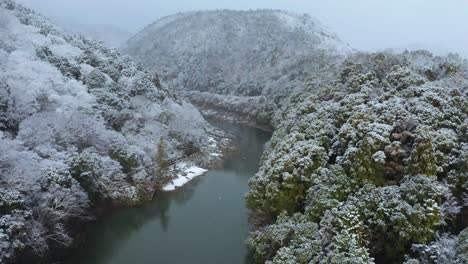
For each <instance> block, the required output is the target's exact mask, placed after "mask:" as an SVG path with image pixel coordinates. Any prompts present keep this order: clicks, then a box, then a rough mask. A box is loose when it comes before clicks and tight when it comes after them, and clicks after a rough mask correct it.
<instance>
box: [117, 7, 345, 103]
mask: <svg viewBox="0 0 468 264" xmlns="http://www.w3.org/2000/svg"><path fill="white" fill-rule="evenodd" d="M123 50H124V52H126V53H128V54H130V55H131V56H132V57H133V58H134V59H135V60H136V61H137V62H139V63H142V64H143V65H145V66H148V67H150V68H151V69H156V70H157V71H158V73H159V74H160V75H161V78H162V80H163V81H165V82H167V83H168V85H169V86H170V87H175V88H177V89H186V90H196V91H207V92H212V93H217V94H229V95H246V96H256V95H262V94H269V93H271V91H272V90H275V89H278V88H279V87H281V88H284V86H285V85H286V84H288V83H291V81H293V80H300V79H304V78H305V76H304V74H303V73H304V72H306V71H311V70H310V69H311V68H315V67H319V66H321V65H320V63H322V61H323V60H324V57H326V56H328V55H329V54H335V53H344V52H347V51H349V50H350V48H349V47H348V46H347V45H346V44H344V43H343V42H341V41H340V39H339V38H338V37H337V36H336V35H334V34H332V33H330V32H328V31H327V30H325V29H324V28H323V27H322V26H321V25H320V24H319V23H318V22H317V21H316V20H314V19H313V18H311V17H310V16H308V15H296V14H292V13H288V12H284V11H274V10H257V11H230V10H222V11H205V12H191V13H182V14H177V15H173V16H168V17H165V18H162V19H160V20H158V21H156V22H155V23H154V24H152V25H149V26H147V27H146V28H145V29H144V30H142V31H141V32H140V33H138V34H137V35H136V36H134V37H133V38H131V39H130V40H129V41H128V43H127V44H126V45H124V46H123Z"/></svg>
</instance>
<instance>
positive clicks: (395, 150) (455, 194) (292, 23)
mask: <svg viewBox="0 0 468 264" xmlns="http://www.w3.org/2000/svg"><path fill="white" fill-rule="evenodd" d="M124 50H125V52H128V53H129V54H131V55H132V56H133V57H134V58H135V59H136V60H137V61H139V62H141V63H143V64H144V65H146V66H148V67H151V68H152V69H155V70H157V71H159V72H160V74H161V76H162V79H163V80H166V81H167V82H168V83H169V84H170V86H171V87H174V88H175V89H178V90H189V91H190V92H188V93H186V96H187V97H188V98H190V99H191V100H192V101H194V102H195V103H196V104H197V105H200V106H202V107H203V108H207V109H212V110H213V109H214V111H224V112H228V111H231V112H233V113H234V114H233V115H234V116H237V117H238V118H233V117H232V115H223V114H219V113H218V114H216V113H215V114H214V116H217V117H218V118H223V119H228V120H231V121H234V122H241V123H242V122H243V120H245V119H250V118H252V116H255V118H252V119H255V122H256V123H257V124H269V125H270V126H271V127H272V128H273V129H274V131H275V132H274V134H273V138H272V139H271V142H270V143H269V146H268V148H267V150H266V152H265V154H264V157H263V160H262V163H261V165H262V166H261V168H260V171H259V172H258V174H257V175H256V176H255V177H254V178H253V179H252V180H251V183H250V187H251V190H250V192H249V193H248V194H247V197H246V200H247V205H248V207H249V208H250V209H251V211H252V216H251V218H252V221H253V222H254V223H255V224H256V230H255V231H253V232H252V233H251V235H250V237H249V239H248V241H247V243H248V245H249V247H250V249H251V250H252V253H253V255H254V258H255V261H256V262H258V263H264V262H267V263H403V262H406V263H465V262H466V261H467V260H468V255H467V248H468V241H467V240H466V238H467V234H468V233H467V232H468V230H467V229H465V228H466V227H467V224H468V221H467V217H468V203H467V199H468V198H467V197H468V185H467V179H468V174H467V171H468V163H467V162H468V161H467V157H468V156H467V155H468V145H467V129H468V123H467V122H468V121H467V114H468V101H467V93H468V90H467V89H468V70H467V67H468V66H467V62H466V60H464V59H462V58H460V57H459V56H457V55H449V56H447V57H439V56H434V55H432V54H431V53H429V52H427V51H414V52H404V53H402V54H393V53H386V52H383V53H372V54H368V53H356V52H354V53H352V52H351V49H350V48H348V47H347V46H346V45H344V44H343V43H342V42H341V41H340V40H339V39H338V38H337V37H336V36H334V35H333V34H330V33H326V31H325V30H324V29H323V27H321V26H320V25H319V24H318V23H317V22H316V21H314V20H313V19H312V18H310V17H308V16H299V15H294V14H289V13H285V12H281V11H269V10H264V11H248V12H238V11H216V12H214V11H213V12H194V13H186V14H179V15H175V16H170V17H167V18H164V19H161V20H159V21H157V22H156V23H154V24H152V25H150V26H148V27H147V28H146V29H144V30H143V31H142V32H140V33H139V34H137V35H136V36H135V37H134V38H132V39H131V40H130V41H129V42H128V44H127V46H126V47H125V49H124ZM171 59H174V61H175V62H176V63H175V64H171V63H170V62H169V60H171ZM200 92H203V93H200ZM213 93H214V94H216V95H214V94H213ZM207 112H208V113H209V111H207ZM462 230H464V231H462Z"/></svg>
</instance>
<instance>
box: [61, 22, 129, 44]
mask: <svg viewBox="0 0 468 264" xmlns="http://www.w3.org/2000/svg"><path fill="white" fill-rule="evenodd" d="M52 21H53V22H54V23H55V24H57V25H58V26H60V27H61V28H63V29H64V30H66V31H68V32H71V33H74V34H77V35H83V36H85V37H88V38H91V39H96V40H100V41H102V42H104V44H106V45H107V46H109V47H113V48H119V47H120V46H121V45H122V44H124V43H125V42H126V41H127V40H128V39H130V37H131V36H132V33H131V32H128V31H126V30H124V29H121V28H119V27H117V26H114V25H93V24H83V23H80V22H78V21H75V20H71V19H69V18H57V17H56V18H52Z"/></svg>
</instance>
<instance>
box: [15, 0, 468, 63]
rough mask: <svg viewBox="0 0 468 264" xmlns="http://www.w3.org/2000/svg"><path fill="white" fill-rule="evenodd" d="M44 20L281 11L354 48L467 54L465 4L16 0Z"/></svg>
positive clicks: (421, 0) (135, 23)
mask: <svg viewBox="0 0 468 264" xmlns="http://www.w3.org/2000/svg"><path fill="white" fill-rule="evenodd" d="M17 1H18V2H20V3H24V4H25V5H27V6H29V7H31V8H34V9H36V10H38V11H40V12H41V13H43V14H44V15H46V16H52V17H61V18H63V17H67V18H70V19H71V20H74V21H78V22H80V23H86V24H106V25H114V26H117V27H120V28H122V29H125V30H127V31H130V32H132V33H135V32H137V31H139V30H141V29H142V28H143V27H145V26H146V25H147V24H149V23H152V22H153V21H155V20H156V19H158V18H160V17H162V16H166V15H171V14H173V13H177V12H182V11H192V10H206V9H225V8H228V9H257V8H272V9H284V10H289V11H294V12H298V13H308V14H311V15H312V16H314V17H316V18H318V19H319V20H320V21H321V22H322V24H324V25H326V26H327V27H328V28H330V29H332V30H333V31H334V32H335V33H337V34H338V35H339V36H340V37H341V39H343V40H344V41H346V42H347V43H349V44H350V45H351V46H352V47H354V48H357V49H362V50H376V49H384V48H389V47H393V48H395V47H407V46H418V47H419V46H423V47H428V48H431V49H435V50H439V51H442V52H445V51H455V52H459V53H462V54H463V55H465V56H468V0H229V1H228V0H169V1H168V0H166V1H163V0H17Z"/></svg>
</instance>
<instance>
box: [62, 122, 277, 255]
mask: <svg viewBox="0 0 468 264" xmlns="http://www.w3.org/2000/svg"><path fill="white" fill-rule="evenodd" d="M215 125H216V126H218V127H220V128H223V129H225V130H229V131H231V132H232V133H233V134H234V135H236V137H237V139H238V146H239V151H236V152H234V153H231V154H230V155H229V156H228V159H227V161H226V164H225V166H224V168H223V169H219V170H211V171H209V172H207V173H206V174H205V175H203V176H201V177H198V178H196V179H194V180H193V181H191V182H189V183H188V184H187V185H185V186H184V187H183V188H182V189H180V190H177V191H175V192H170V193H160V194H158V195H157V196H156V198H155V200H154V202H152V203H150V204H147V205H145V206H141V207H138V208H130V209H122V210H118V211H116V212H115V213H113V214H112V215H110V216H108V217H105V218H104V219H102V220H101V221H99V222H98V223H97V224H95V225H94V226H93V227H92V229H91V230H90V232H89V237H88V239H87V241H86V243H85V244H84V246H83V248H80V249H79V250H78V251H77V252H76V254H75V255H74V256H73V259H72V260H70V262H74V263H116V264H120V263H122V264H123V263H125V264H127V263H135V264H137V263H138V264H140V263H141V264H145V263H161V264H166V263H170V264H172V263H194V264H197V263H200V264H202V263H203V264H207V263H226V264H229V263H233V264H234V263H236V264H238V263H248V260H247V258H246V256H247V249H246V247H245V244H244V240H245V238H246V236H247V232H248V229H249V225H248V222H247V210H246V208H245V203H244V195H245V193H246V192H247V190H248V184H247V183H248V180H249V178H250V177H252V176H253V175H254V174H255V172H256V171H257V170H258V162H259V160H260V157H261V154H262V152H263V146H264V143H265V142H266V141H267V140H268V139H269V137H270V135H269V133H265V132H262V131H259V130H256V129H252V128H245V127H237V126H233V125H229V124H226V123H215Z"/></svg>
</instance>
